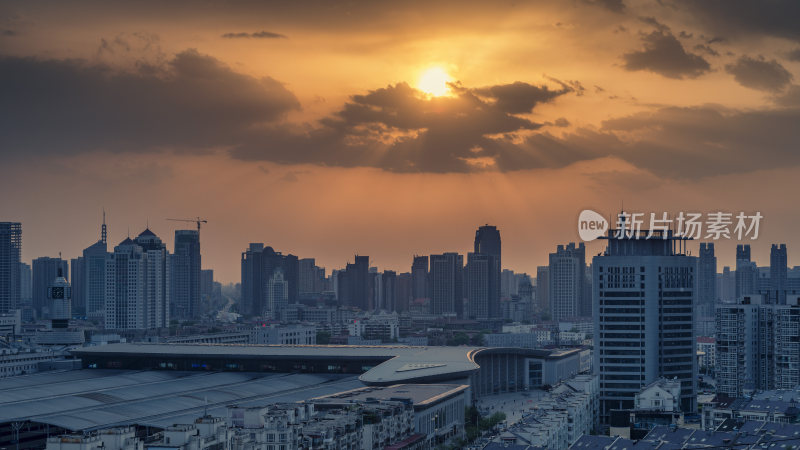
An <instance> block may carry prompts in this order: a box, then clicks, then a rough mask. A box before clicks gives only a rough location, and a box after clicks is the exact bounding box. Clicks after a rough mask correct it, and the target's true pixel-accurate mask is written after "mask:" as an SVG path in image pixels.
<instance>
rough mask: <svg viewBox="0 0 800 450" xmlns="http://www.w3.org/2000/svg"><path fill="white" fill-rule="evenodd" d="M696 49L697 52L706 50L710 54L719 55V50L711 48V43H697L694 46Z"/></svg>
mask: <svg viewBox="0 0 800 450" xmlns="http://www.w3.org/2000/svg"><path fill="white" fill-rule="evenodd" d="M694 50H695V51H697V52H704V53H706V54H708V55H710V56H719V52H718V51H716V50H714V49H713V48H711V46H709V45H703V44H697V45H695V46H694Z"/></svg>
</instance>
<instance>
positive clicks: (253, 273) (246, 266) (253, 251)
mask: <svg viewBox="0 0 800 450" xmlns="http://www.w3.org/2000/svg"><path fill="white" fill-rule="evenodd" d="M299 265H300V263H299V260H298V259H297V256H294V255H291V254H290V255H283V254H281V253H280V252H276V251H275V250H274V249H273V248H272V247H264V244H262V243H252V244H250V247H249V248H248V249H247V250H246V251H245V252H244V253H242V305H241V310H240V313H241V314H244V315H246V316H262V315H264V314H265V312H266V311H267V283H269V281H270V279H272V277H273V275H274V274H275V270H276V269H280V270H281V271H282V277H283V280H284V281H285V282H286V288H287V303H296V302H297V297H298V295H299V287H300V286H299V285H300V282H299V281H300V280H299V272H300V270H299Z"/></svg>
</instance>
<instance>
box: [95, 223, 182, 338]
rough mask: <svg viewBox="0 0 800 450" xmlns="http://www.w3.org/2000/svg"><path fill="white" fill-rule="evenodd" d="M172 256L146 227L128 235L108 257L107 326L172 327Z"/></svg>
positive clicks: (131, 327) (115, 327)
mask: <svg viewBox="0 0 800 450" xmlns="http://www.w3.org/2000/svg"><path fill="white" fill-rule="evenodd" d="M169 260H170V255H169V252H167V248H166V246H165V245H164V243H163V242H162V241H161V239H160V238H159V237H158V236H156V235H155V234H154V233H153V232H152V231H150V229H149V228H148V229H145V230H144V231H143V232H142V233H141V234H139V236H137V237H136V239H135V240H133V239H131V238H126V239H125V240H124V241H122V242H121V243H120V244H119V245H118V246H116V247H114V252H113V253H110V254H109V255H108V257H107V258H106V277H105V278H106V286H105V287H106V291H105V310H104V313H105V327H106V328H108V329H134V330H146V329H154V328H164V327H167V326H169V319H170V316H169V313H170V297H171V289H170V278H171V276H170V275H171V274H170V272H171V270H172V265H171V264H170V262H169Z"/></svg>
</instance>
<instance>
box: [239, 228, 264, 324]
mask: <svg viewBox="0 0 800 450" xmlns="http://www.w3.org/2000/svg"><path fill="white" fill-rule="evenodd" d="M263 255H264V244H262V243H251V244H250V246H249V247H248V248H247V250H245V251H244V252H242V304H241V307H240V313H241V314H242V315H245V316H260V315H261V312H262V311H263V290H264V281H263V277H262V275H263V264H262V257H263Z"/></svg>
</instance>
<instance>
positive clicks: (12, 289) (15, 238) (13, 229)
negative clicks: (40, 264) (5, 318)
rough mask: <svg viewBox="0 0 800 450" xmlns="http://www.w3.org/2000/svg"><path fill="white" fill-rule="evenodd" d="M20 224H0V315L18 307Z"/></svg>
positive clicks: (20, 247) (20, 246) (20, 250)
mask: <svg viewBox="0 0 800 450" xmlns="http://www.w3.org/2000/svg"><path fill="white" fill-rule="evenodd" d="M21 252H22V224H20V223H19V222H0V314H3V313H7V312H10V311H12V310H14V309H17V308H18V307H19V305H20V294H21V292H20V262H21V261H20V258H21V255H22V253H21Z"/></svg>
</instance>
